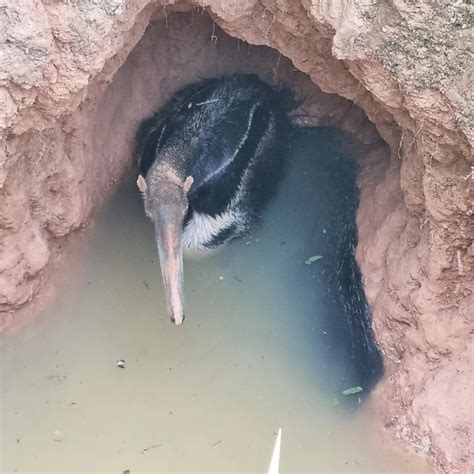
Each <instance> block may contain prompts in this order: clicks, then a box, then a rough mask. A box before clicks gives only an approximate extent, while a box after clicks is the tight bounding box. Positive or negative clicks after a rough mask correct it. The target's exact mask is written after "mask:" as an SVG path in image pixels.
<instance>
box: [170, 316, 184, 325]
mask: <svg viewBox="0 0 474 474" xmlns="http://www.w3.org/2000/svg"><path fill="white" fill-rule="evenodd" d="M184 319H185V316H184V314H183V315H181V317H180V318H175V317H174V316H171V322H172V323H174V324H176V326H181V324H183V323H184Z"/></svg>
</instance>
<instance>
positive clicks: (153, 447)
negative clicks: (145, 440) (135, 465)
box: [140, 443, 161, 454]
mask: <svg viewBox="0 0 474 474" xmlns="http://www.w3.org/2000/svg"><path fill="white" fill-rule="evenodd" d="M160 446H161V443H160V444H154V445H153V446H149V447H148V448H145V449H142V450H141V451H140V453H141V454H145V453H146V452H147V451H150V450H151V449H155V448H159V447H160Z"/></svg>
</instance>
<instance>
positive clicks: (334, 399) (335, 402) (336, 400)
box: [332, 398, 341, 407]
mask: <svg viewBox="0 0 474 474" xmlns="http://www.w3.org/2000/svg"><path fill="white" fill-rule="evenodd" d="M340 404H341V402H340V401H339V398H333V399H332V406H333V407H338V406H339V405H340Z"/></svg>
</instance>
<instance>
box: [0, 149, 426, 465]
mask: <svg viewBox="0 0 474 474" xmlns="http://www.w3.org/2000/svg"><path fill="white" fill-rule="evenodd" d="M314 179H315V175H314V166H312V162H310V161H308V160H307V159H306V158H304V157H301V158H299V159H298V160H295V161H294V165H292V169H291V172H290V176H289V178H288V179H287V181H286V183H285V184H284V185H283V187H282V189H281V192H280V195H279V197H278V198H277V199H276V200H275V201H274V202H273V203H272V205H271V206H270V207H269V210H268V214H267V216H266V218H265V221H264V223H263V226H262V227H261V228H260V229H258V231H256V232H255V233H254V235H253V236H250V237H249V238H248V239H245V240H242V241H239V242H235V243H233V244H231V245H229V246H228V247H227V248H225V249H223V250H221V251H218V252H216V253H214V254H212V255H210V256H209V257H207V258H206V259H194V260H187V261H186V263H185V282H186V289H185V294H186V303H187V308H188V311H187V313H188V317H187V320H186V323H185V324H184V326H183V327H179V328H177V327H175V326H173V325H172V324H171V323H170V322H169V321H168V319H167V316H166V314H165V304H164V299H163V292H162V288H161V280H160V271H159V265H158V261H157V257H156V252H155V248H154V242H153V238H152V228H151V225H150V223H149V222H148V221H147V220H146V219H145V217H144V213H143V211H142V205H141V202H140V200H139V197H138V196H137V193H136V192H135V189H134V187H133V185H132V184H127V185H125V186H124V187H123V188H122V190H121V191H120V193H119V194H118V195H117V196H116V198H115V199H114V200H113V202H112V203H111V204H110V205H109V206H108V207H107V209H106V210H104V212H103V213H102V214H101V216H100V218H99V219H98V221H97V225H96V226H95V227H94V228H93V229H92V230H91V231H89V232H87V235H85V236H80V237H78V238H77V239H76V241H75V242H74V243H73V245H72V247H71V253H72V257H71V261H75V262H80V264H78V265H71V270H70V272H69V274H67V275H64V281H63V282H62V291H61V294H60V296H59V298H58V299H57V300H56V301H55V303H54V304H53V305H52V306H51V307H49V308H48V309H47V311H44V313H43V314H42V315H41V317H40V318H39V319H38V320H37V321H35V322H34V324H32V325H30V326H29V327H27V328H25V329H23V330H22V331H19V332H16V333H12V334H10V335H7V336H4V337H3V339H2V361H1V368H2V394H1V402H2V405H1V413H2V419H1V435H2V440H1V441H2V449H1V454H2V460H1V472H11V471H15V472H62V473H65V472H116V473H121V472H122V471H124V470H126V469H130V471H131V473H138V472H168V471H169V472H192V471H194V472H231V471H233V472H264V471H265V470H266V469H267V467H268V464H269V460H270V455H271V452H272V449H273V444H274V441H275V433H276V431H277V430H278V428H279V427H281V428H282V430H283V438H282V451H281V470H282V471H285V472H374V473H379V472H403V473H414V472H429V469H428V467H427V466H426V464H425V463H424V462H423V461H422V460H421V459H419V458H417V457H416V456H414V455H406V454H402V453H400V452H397V451H396V450H395V448H390V447H388V446H386V445H385V446H383V445H382V440H381V439H379V436H378V434H377V432H375V431H374V429H373V427H372V426H371V420H370V404H368V405H365V406H363V407H362V408H361V409H359V410H353V409H348V408H349V405H351V408H353V405H354V404H353V403H352V404H349V403H348V400H346V399H345V397H344V396H342V395H340V388H341V387H344V383H345V382H344V380H342V381H341V379H343V378H347V380H348V381H347V384H349V381H350V383H351V384H352V380H353V379H351V376H350V373H351V370H350V368H349V369H348V368H347V364H346V365H345V362H344V353H341V351H340V350H339V349H340V348H339V346H338V344H335V343H334V340H336V341H337V337H336V335H335V334H331V333H330V332H331V331H335V329H334V327H333V326H331V325H330V324H329V323H328V320H327V318H328V315H327V313H328V310H327V308H326V303H325V302H324V298H323V293H324V292H325V291H326V290H324V289H323V288H322V287H321V285H320V283H319V282H320V276H319V275H318V266H317V265H318V263H317V262H315V263H314V264H313V265H311V266H307V265H305V264H304V261H305V260H306V259H307V258H308V256H311V255H315V254H317V253H318V238H317V235H316V234H317V233H318V232H321V231H322V228H321V226H319V225H318V218H319V217H318V216H320V215H322V214H318V209H317V202H320V201H319V199H320V197H318V196H317V195H316V194H314ZM318 285H319V286H318ZM119 359H123V360H124V361H125V368H124V369H120V368H118V367H117V366H116V361H117V360H119ZM348 374H349V375H348ZM336 397H337V398H338V400H339V401H340V402H341V404H340V405H339V406H334V400H333V399H334V398H336Z"/></svg>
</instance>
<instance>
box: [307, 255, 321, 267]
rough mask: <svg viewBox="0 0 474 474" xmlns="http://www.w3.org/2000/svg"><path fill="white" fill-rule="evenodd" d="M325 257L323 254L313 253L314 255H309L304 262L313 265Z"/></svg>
mask: <svg viewBox="0 0 474 474" xmlns="http://www.w3.org/2000/svg"><path fill="white" fill-rule="evenodd" d="M322 258H323V256H322V255H313V256H312V257H309V258H308V260H306V261H305V262H304V263H306V265H311V264H312V263H314V262H317V261H318V260H321V259H322Z"/></svg>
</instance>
